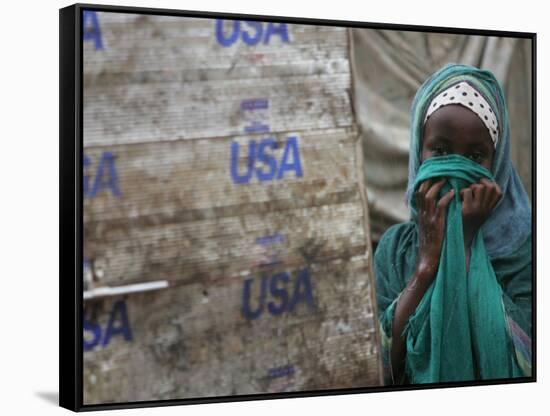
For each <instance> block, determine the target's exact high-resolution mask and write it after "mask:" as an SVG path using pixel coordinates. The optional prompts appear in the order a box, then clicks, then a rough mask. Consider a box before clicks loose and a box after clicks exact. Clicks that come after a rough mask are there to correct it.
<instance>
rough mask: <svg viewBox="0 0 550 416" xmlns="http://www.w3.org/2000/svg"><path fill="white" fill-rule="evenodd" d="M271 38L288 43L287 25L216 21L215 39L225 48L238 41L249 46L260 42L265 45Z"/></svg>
mask: <svg viewBox="0 0 550 416" xmlns="http://www.w3.org/2000/svg"><path fill="white" fill-rule="evenodd" d="M273 36H277V37H279V38H280V39H281V42H283V43H289V39H288V27H287V24H286V23H273V22H268V23H265V22H252V21H246V20H244V21H241V20H227V21H226V20H223V19H216V39H217V41H218V43H219V44H220V45H222V46H224V47H226V48H227V47H229V46H231V45H233V44H235V43H236V42H237V41H238V40H239V39H242V41H243V42H244V43H246V44H247V45H250V46H254V45H257V44H258V43H260V42H263V43H264V44H265V45H267V44H268V43H270V41H271V38H272V37H273Z"/></svg>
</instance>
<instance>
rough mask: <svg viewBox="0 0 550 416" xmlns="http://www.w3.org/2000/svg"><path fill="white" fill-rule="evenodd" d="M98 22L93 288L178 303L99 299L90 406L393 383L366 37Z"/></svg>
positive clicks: (87, 378)
mask: <svg viewBox="0 0 550 416" xmlns="http://www.w3.org/2000/svg"><path fill="white" fill-rule="evenodd" d="M97 16H98V21H99V23H100V25H101V30H102V32H101V33H102V36H103V38H102V40H103V48H102V49H99V50H96V49H95V48H94V47H93V44H91V43H90V42H85V57H84V71H85V85H84V96H85V100H84V165H85V168H84V181H85V183H84V188H85V198H84V257H85V265H84V269H85V279H86V281H85V285H86V287H87V288H93V287H102V286H119V285H126V284H132V283H142V282H155V281H160V280H167V281H169V283H170V287H169V288H167V289H160V290H157V291H152V292H145V293H138V294H135V293H134V294H129V295H125V296H115V297H108V298H101V299H91V300H87V301H86V302H85V322H84V324H85V325H84V345H85V353H84V402H85V403H87V404H90V403H108V402H128V401H137V400H160V399H180V398H190V397H205V396H220V395H231V394H249V393H267V392H278V391H300V390H316V389H333V388H349V387H366V386H376V385H380V382H381V378H380V360H379V349H378V348H379V347H378V333H377V325H376V310H375V302H374V286H373V277H372V258H371V257H372V254H371V251H370V236H369V226H368V220H367V218H368V216H367V212H366V210H367V206H366V198H365V195H364V188H363V184H362V175H358V172H361V171H362V170H361V168H360V167H359V165H360V164H361V160H360V159H358V157H359V158H360V157H362V151H361V148H360V144H359V143H358V141H357V140H358V135H357V131H356V127H355V123H354V115H353V111H352V108H351V106H350V101H349V90H350V73H349V63H348V49H347V48H348V46H347V34H346V31H345V30H344V29H341V28H332V27H315V26H305V25H288V28H287V29H288V37H289V42H280V39H279V37H277V36H273V37H272V39H271V40H270V41H269V42H267V43H263V42H260V43H258V44H256V45H253V46H251V45H247V44H245V43H243V42H242V40H240V41H239V42H235V43H234V44H233V45H231V46H220V45H219V42H217V40H216V36H215V30H216V28H215V20H209V19H185V18H175V17H161V16H156V17H152V16H132V15H125V14H112V15H111V14H105V13H98V14H97ZM249 33H253V32H249ZM250 127H251V128H252V130H253V131H256V132H255V133H251V132H248V130H247V129H248V128H250ZM252 142H254V145H252ZM237 145H238V152H236V153H234V152H235V149H236V146H237ZM251 146H255V149H256V150H255V151H254V152H251V153H250V154H249V152H248V151H249V149H250V148H251ZM260 148H262V150H259V149H260ZM232 149H233V150H232ZM262 152H263V153H262ZM233 154H234V155H235V157H234V158H232V155H233ZM249 171H250V173H251V175H250V177H247V176H246V173H247V172H249Z"/></svg>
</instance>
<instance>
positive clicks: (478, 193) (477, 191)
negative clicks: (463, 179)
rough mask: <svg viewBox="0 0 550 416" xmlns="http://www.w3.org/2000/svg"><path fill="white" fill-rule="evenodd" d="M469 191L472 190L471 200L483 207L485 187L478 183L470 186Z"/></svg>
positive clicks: (485, 193)
mask: <svg viewBox="0 0 550 416" xmlns="http://www.w3.org/2000/svg"><path fill="white" fill-rule="evenodd" d="M470 189H471V190H472V198H473V200H474V202H475V203H476V204H477V205H479V206H483V205H485V203H486V202H487V201H486V195H487V187H486V186H485V185H483V184H480V183H474V184H472V185H471V186H470Z"/></svg>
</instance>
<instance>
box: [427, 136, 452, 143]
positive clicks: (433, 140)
mask: <svg viewBox="0 0 550 416" xmlns="http://www.w3.org/2000/svg"><path fill="white" fill-rule="evenodd" d="M428 142H429V143H430V144H434V143H439V142H443V143H447V144H448V143H450V142H451V140H449V139H448V138H447V137H445V136H434V137H433V138H430V139H429V140H428Z"/></svg>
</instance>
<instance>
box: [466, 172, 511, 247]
mask: <svg viewBox="0 0 550 416" xmlns="http://www.w3.org/2000/svg"><path fill="white" fill-rule="evenodd" d="M501 197H502V191H501V190H500V187H499V186H498V184H497V183H496V182H493V181H490V180H488V179H486V178H482V179H481V180H480V181H479V182H476V183H473V184H471V185H470V186H469V187H467V188H464V189H462V190H461V191H460V199H461V200H462V226H463V229H464V244H465V245H466V247H470V245H471V244H472V241H473V239H474V237H475V235H476V233H477V231H478V230H479V228H480V227H481V226H482V225H483V223H484V222H485V220H487V218H489V215H490V214H491V211H492V210H493V208H494V207H495V205H496V204H497V202H498V201H499V199H500V198H501Z"/></svg>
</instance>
